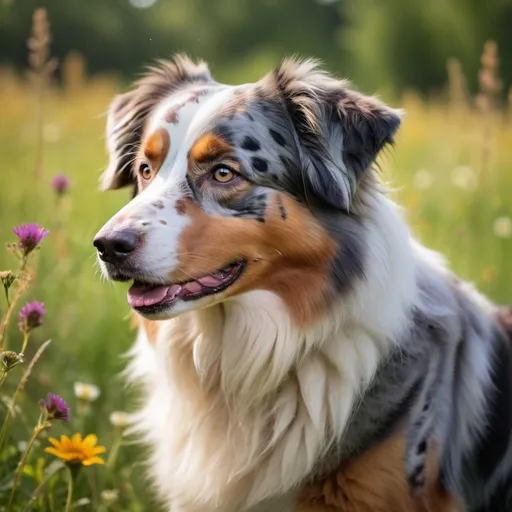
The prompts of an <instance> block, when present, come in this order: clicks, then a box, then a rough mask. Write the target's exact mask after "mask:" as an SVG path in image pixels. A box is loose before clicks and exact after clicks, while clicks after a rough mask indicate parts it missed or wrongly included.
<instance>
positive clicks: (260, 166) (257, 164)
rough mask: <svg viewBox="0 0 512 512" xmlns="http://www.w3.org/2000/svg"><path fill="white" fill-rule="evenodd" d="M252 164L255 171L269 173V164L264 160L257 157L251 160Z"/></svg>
mask: <svg viewBox="0 0 512 512" xmlns="http://www.w3.org/2000/svg"><path fill="white" fill-rule="evenodd" d="M251 164H252V166H253V168H254V170H256V171H258V172H267V171H268V162H267V161H266V160H265V159H264V158H259V157H257V156H255V157H253V158H251Z"/></svg>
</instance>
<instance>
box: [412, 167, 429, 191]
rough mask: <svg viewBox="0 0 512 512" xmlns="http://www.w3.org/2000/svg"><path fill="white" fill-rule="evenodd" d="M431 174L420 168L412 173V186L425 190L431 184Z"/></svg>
mask: <svg viewBox="0 0 512 512" xmlns="http://www.w3.org/2000/svg"><path fill="white" fill-rule="evenodd" d="M432 181H433V180H432V174H431V173H430V171H427V169H420V170H419V171H418V172H417V173H416V174H415V175H414V186H415V187H416V188H419V189H420V190H426V189H428V188H430V187H431V186H432Z"/></svg>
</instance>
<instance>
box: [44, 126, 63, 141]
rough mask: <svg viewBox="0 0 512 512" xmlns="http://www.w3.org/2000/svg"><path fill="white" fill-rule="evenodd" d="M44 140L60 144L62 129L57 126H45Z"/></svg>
mask: <svg viewBox="0 0 512 512" xmlns="http://www.w3.org/2000/svg"><path fill="white" fill-rule="evenodd" d="M43 138H44V140H45V141H46V142H58V141H59V140H60V138H61V129H60V128H59V127H58V126H57V125H56V124H45V125H44V126H43Z"/></svg>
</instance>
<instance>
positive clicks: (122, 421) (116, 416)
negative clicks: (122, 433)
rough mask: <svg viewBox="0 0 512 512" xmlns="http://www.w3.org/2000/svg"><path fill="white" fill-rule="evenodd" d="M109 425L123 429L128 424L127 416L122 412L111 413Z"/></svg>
mask: <svg viewBox="0 0 512 512" xmlns="http://www.w3.org/2000/svg"><path fill="white" fill-rule="evenodd" d="M109 419H110V423H112V425H113V426H114V427H118V428H125V427H126V426H127V425H128V423H129V417H128V414H127V413H125V412H123V411H113V412H112V413H111V414H110V418H109Z"/></svg>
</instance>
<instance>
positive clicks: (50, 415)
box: [41, 393, 69, 422]
mask: <svg viewBox="0 0 512 512" xmlns="http://www.w3.org/2000/svg"><path fill="white" fill-rule="evenodd" d="M41 406H42V407H43V409H44V410H45V411H46V414H47V419H48V420H62V421H66V422H67V421H69V407H68V404H67V403H66V402H65V400H64V399H63V398H62V397H61V396H59V395H55V394H53V393H48V396H47V397H46V400H44V401H42V403H41Z"/></svg>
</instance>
